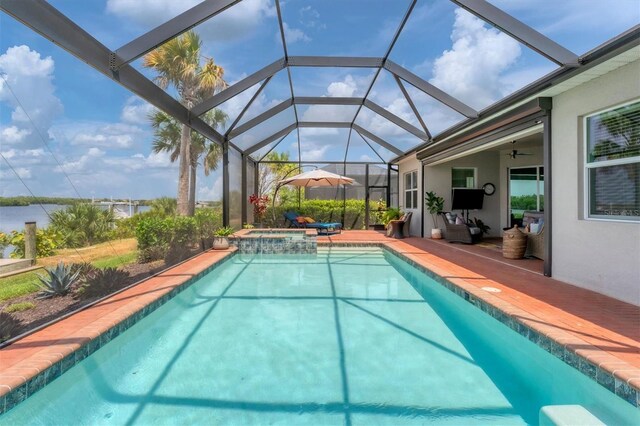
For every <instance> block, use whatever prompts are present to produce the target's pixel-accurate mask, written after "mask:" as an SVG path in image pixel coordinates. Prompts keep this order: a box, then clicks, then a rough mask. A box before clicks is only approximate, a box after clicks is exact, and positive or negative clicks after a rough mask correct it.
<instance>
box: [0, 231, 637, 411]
mask: <svg viewBox="0 0 640 426" xmlns="http://www.w3.org/2000/svg"><path fill="white" fill-rule="evenodd" d="M332 246H335V247H354V248H357V247H380V248H383V249H386V250H388V251H389V252H390V253H392V254H394V255H395V256H397V257H399V258H400V259H402V260H404V261H405V262H407V263H408V264H410V265H412V266H413V267H415V268H417V269H418V270H420V271H421V272H422V273H424V274H425V275H427V276H429V277H430V278H432V279H434V280H435V281H436V282H437V283H439V284H440V285H443V286H444V287H445V288H447V289H448V290H450V291H452V292H453V293H454V294H456V295H458V296H459V297H461V298H462V299H463V300H465V301H467V302H469V303H470V304H472V305H474V306H475V307H477V308H479V309H481V310H482V311H483V312H485V313H487V314H488V315H490V316H492V317H493V318H495V319H496V320H498V321H500V322H502V323H503V324H505V325H506V326H508V327H509V328H511V329H512V330H514V331H516V332H517V333H519V334H521V335H522V336H523V337H525V338H527V339H528V340H530V341H531V342H533V343H535V344H537V345H538V346H540V347H541V348H543V349H544V350H546V351H547V352H549V353H550V354H552V355H554V356H556V357H557V358H559V359H560V360H562V361H563V362H565V363H566V364H568V365H569V366H571V367H574V368H576V369H577V370H578V371H580V372H581V373H582V374H584V375H586V376H587V377H589V378H590V379H592V380H594V381H595V382H596V383H598V384H599V385H601V386H603V387H604V388H605V389H607V390H609V391H610V392H612V393H614V394H615V395H617V396H619V397H620V398H622V399H624V400H625V401H627V402H628V403H630V404H631V405H633V406H635V407H636V408H640V369H638V368H634V367H633V366H631V365H629V364H628V363H626V362H624V361H622V360H620V359H618V358H616V357H615V356H613V355H612V354H609V353H607V352H605V351H603V350H601V349H599V348H597V347H595V346H593V345H591V344H590V343H587V342H585V341H583V340H581V339H580V338H578V337H576V336H574V335H573V334H571V333H569V332H566V331H562V330H557V329H555V328H553V327H551V326H548V325H545V324H544V322H543V321H541V320H540V319H539V318H537V317H536V316H535V315H533V314H531V313H529V312H526V311H524V310H522V309H520V308H518V307H516V306H514V305H512V304H510V303H508V302H507V301H505V300H502V299H500V298H499V297H497V296H496V295H494V294H491V293H489V292H487V291H485V290H482V288H479V287H478V286H477V285H475V284H473V283H471V282H469V281H467V280H465V279H464V278H445V276H446V275H447V270H446V267H447V266H451V265H455V264H453V263H451V262H448V261H445V260H444V259H441V258H438V257H437V256H435V255H429V256H430V257H431V258H432V259H431V262H430V261H428V260H425V258H424V256H423V257H419V256H418V255H420V254H422V255H426V254H427V253H426V252H422V253H417V252H416V248H415V247H412V246H409V245H407V244H405V243H402V242H401V241H400V240H392V241H379V242H365V241H330V240H319V241H318V247H319V248H321V247H332ZM236 253H237V251H236V249H235V248H233V247H232V248H230V249H229V250H224V251H221V250H216V251H214V250H209V251H206V252H204V253H201V254H199V255H197V256H195V257H193V258H191V259H188V260H186V261H185V262H183V263H180V264H178V265H175V266H174V267H172V268H168V269H166V270H164V271H162V272H160V273H159V274H157V275H154V276H153V277H151V278H148V279H146V280H143V281H141V282H140V283H138V284H137V285H134V286H131V287H129V288H127V289H125V290H124V291H123V292H120V293H118V294H114V295H111V296H109V297H108V298H106V299H104V300H102V301H100V302H98V303H96V304H95V305H92V306H89V307H87V308H86V309H83V310H82V311H80V312H77V313H75V314H74V315H70V316H68V317H66V318H63V319H62V320H60V321H57V322H56V323H55V324H51V325H50V326H49V327H46V328H44V329H41V330H38V331H36V332H35V333H32V334H30V335H28V336H26V337H25V338H23V339H21V340H18V341H16V342H13V343H12V345H15V344H20V343H21V342H22V341H23V340H28V339H29V338H30V337H31V336H39V337H40V338H43V339H44V340H45V341H46V340H47V337H48V336H51V335H52V334H53V335H55V333H51V330H50V329H51V328H53V327H56V328H62V329H63V330H65V328H64V322H65V321H67V320H69V319H70V318H73V317H77V316H80V315H84V316H85V317H86V316H87V313H91V312H92V310H93V311H95V313H96V314H97V315H96V316H95V317H94V318H93V320H92V321H89V322H88V323H86V324H85V325H84V327H80V328H78V327H77V326H76V327H75V328H74V327H70V328H67V329H66V331H67V332H68V335H66V336H65V337H64V338H60V337H59V336H58V338H57V339H56V340H54V341H53V342H52V343H51V344H48V345H46V346H44V347H43V349H41V350H39V351H36V352H34V353H33V354H31V355H30V356H28V357H25V358H24V359H21V360H20V361H19V362H16V363H14V364H13V365H11V366H9V367H8V368H6V369H1V368H0V415H1V414H3V413H4V412H6V411H9V410H10V409H11V408H13V407H15V406H16V405H18V404H19V403H20V402H22V401H24V400H25V399H26V398H27V397H28V396H30V395H31V394H34V393H36V392H37V391H38V390H40V389H42V388H43V387H44V386H45V385H46V384H48V383H50V382H51V381H53V380H55V379H56V378H57V377H59V376H60V375H61V374H62V373H64V372H65V371H67V370H68V369H69V368H71V367H72V366H74V365H75V364H77V363H79V362H80V361H82V360H83V359H84V358H86V357H87V356H89V355H90V354H91V353H93V352H95V351H96V350H97V349H99V348H100V347H102V346H103V345H105V344H106V343H108V342H109V341H111V340H112V339H114V338H115V337H116V336H118V335H119V334H121V333H122V332H123V331H125V330H126V329H128V328H129V327H131V326H132V325H134V324H135V323H136V322H137V321H139V320H140V319H141V318H143V317H145V316H147V315H148V314H150V313H151V312H153V311H154V310H155V309H157V308H158V307H159V306H161V305H163V304H164V303H166V302H167V301H168V300H170V299H171V298H173V297H174V296H175V295H176V294H178V293H180V292H181V291H183V290H184V289H186V288H188V287H189V286H190V285H191V284H193V283H194V282H195V281H196V280H198V279H199V278H201V277H202V276H203V275H205V274H206V273H208V272H210V271H212V270H213V269H216V268H217V267H218V266H220V265H222V264H223V263H225V262H226V261H228V260H229V259H231V258H232V257H233V256H234V255H236ZM458 268H460V267H458ZM124 299H130V300H128V301H126V302H125V303H120V305H121V306H118V305H117V303H118V302H122V300H124ZM113 303H115V304H116V308H113V307H111V308H110V309H102V308H104V307H105V306H106V305H109V304H113ZM100 314H104V315H100ZM95 318H97V319H95ZM85 319H86V318H85ZM70 337H72V339H71V338H70ZM69 340H72V342H71V343H69V342H68V341H69ZM12 345H9V346H8V347H11V346H12ZM2 355H3V350H0V360H2Z"/></svg>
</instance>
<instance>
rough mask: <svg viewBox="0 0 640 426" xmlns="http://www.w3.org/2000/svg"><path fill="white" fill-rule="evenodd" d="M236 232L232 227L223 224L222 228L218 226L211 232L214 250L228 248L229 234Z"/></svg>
mask: <svg viewBox="0 0 640 426" xmlns="http://www.w3.org/2000/svg"><path fill="white" fill-rule="evenodd" d="M234 232H236V231H235V230H234V229H233V228H231V227H229V226H223V227H222V228H218V229H216V230H215V232H214V233H213V249H214V250H225V249H228V248H229V235H231V234H233V233H234Z"/></svg>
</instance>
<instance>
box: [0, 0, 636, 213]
mask: <svg viewBox="0 0 640 426" xmlns="http://www.w3.org/2000/svg"><path fill="white" fill-rule="evenodd" d="M274 1H275V0H243V1H242V2H241V3H239V4H237V5H235V6H234V7H232V8H230V9H228V10H226V11H225V12H223V13H221V14H219V15H217V16H216V17H214V18H212V19H210V20H209V21H206V22H204V23H202V24H200V25H198V26H197V27H196V28H195V31H196V32H198V34H200V36H201V37H202V40H203V46H202V53H203V55H204V56H206V57H211V58H213V59H214V60H215V62H216V63H217V64H219V65H221V66H222V67H223V68H224V70H225V80H226V81H227V82H228V83H229V84H233V83H235V82H237V81H239V80H241V79H242V78H244V77H246V76H248V75H250V74H252V73H254V72H255V71H257V70H259V69H261V68H262V67H264V66H266V65H268V64H270V63H272V62H274V61H276V60H278V59H280V58H282V57H283V56H284V50H283V46H282V42H281V38H280V33H279V27H278V22H277V11H276V8H275V3H274ZM490 1H491V3H493V4H494V5H496V6H498V7H501V8H503V9H504V10H505V11H506V12H507V13H510V14H512V15H513V16H515V17H516V18H518V19H520V20H521V21H523V22H524V23H526V24H527V25H530V26H532V27H533V28H534V29H536V30H538V31H540V32H541V33H543V34H544V35H546V36H547V37H549V38H551V39H552V40H554V41H556V42H558V43H560V44H562V45H563V46H565V47H566V48H568V49H569V50H571V51H573V52H574V53H576V54H578V55H581V54H583V53H586V52H587V51H589V50H591V49H593V48H595V47H597V46H598V45H600V44H602V43H604V42H605V41H607V40H608V39H610V38H612V37H614V36H616V35H618V34H619V33H622V32H624V31H626V30H627V29H629V28H631V27H632V26H634V25H636V24H638V23H639V22H640V4H639V3H638V1H637V0H610V1H607V2H603V1H601V0H565V1H562V2H558V1H557V0H490ZM197 3H198V0H181V1H175V0H91V1H79V0H53V1H51V4H52V5H53V6H54V7H56V8H57V9H58V10H60V11H61V12H62V13H64V14H66V15H67V16H68V17H70V18H71V19H73V20H74V21H75V22H76V23H77V24H78V25H80V26H81V27H82V28H83V29H85V30H86V31H88V32H89V33H90V34H92V35H93V36H94V37H95V38H96V39H98V40H99V41H100V42H102V43H103V44H104V45H106V46H107V47H108V48H110V49H112V50H116V49H117V48H119V47H120V46H122V45H124V44H125V43H127V42H129V41H130V40H132V39H134V38H135V37H137V36H139V35H142V34H144V33H145V32H147V31H149V30H151V29H153V28H154V27H155V26H157V25H159V24H161V23H162V22H164V21H166V20H167V19H169V18H171V17H173V16H175V15H177V14H179V13H181V12H183V11H184V10H186V9H188V8H190V7H192V6H194V5H195V4H197ZM409 3H410V2H409V1H408V0H349V1H345V0H315V1H314V0H281V1H280V5H281V8H282V15H283V21H284V29H285V37H286V42H287V49H288V52H289V55H326V56H372V57H381V56H383V55H384V54H385V52H386V51H387V49H388V47H389V43H390V41H391V39H392V37H393V35H394V33H395V32H396V29H397V27H398V24H399V23H400V21H401V19H402V16H403V15H404V13H405V12H406V10H407V8H408V5H409ZM389 58H390V59H391V60H392V61H394V62H396V63H397V64H400V65H401V66H403V67H405V68H407V69H408V70H410V71H412V72H413V73H415V74H417V75H419V76H420V77H422V78H423V79H425V80H427V81H428V82H430V83H431V84H433V85H435V86H436V87H438V88H440V89H442V90H444V91H446V92H447V93H449V94H450V95H452V96H454V97H456V98H457V99H459V100H461V101H463V102H465V103H466V104H468V105H469V106H471V107H473V108H475V109H477V110H481V109H483V108H486V107H487V106H489V105H491V104H492V103H494V102H496V101H497V100H499V99H501V98H503V97H504V96H506V95H508V94H510V93H513V92H514V91H516V90H518V89H520V88H522V87H524V86H525V85H527V84H529V83H531V82H533V81H535V80H537V79H538V78H540V77H542V76H544V75H546V74H547V73H549V72H551V71H553V70H554V69H555V68H556V67H557V65H556V64H554V63H552V62H550V61H549V60H547V59H545V58H544V57H542V56H540V55H538V54H537V53H535V52H533V51H531V50H530V49H528V48H527V47H526V46H524V45H522V44H520V43H519V42H517V41H515V40H514V39H512V38H511V37H509V36H508V35H507V34H504V33H502V32H500V31H499V30H497V29H495V28H493V27H491V26H490V25H488V24H486V23H484V22H482V21H481V20H480V19H478V18H476V17H475V16H473V15H471V14H469V13H467V12H465V11H463V10H461V9H459V8H457V7H456V6H455V5H454V4H453V3H452V2H450V1H448V0H419V1H418V2H417V6H416V7H415V9H414V10H413V12H412V14H411V16H410V18H409V20H408V22H407V24H406V27H405V29H404V31H403V32H402V34H401V36H400V38H399V39H398V41H397V43H396V45H395V46H394V48H393V50H392V51H391V53H390V56H389ZM132 65H133V66H134V67H135V68H137V69H138V70H139V71H140V72H142V73H143V74H145V75H146V76H148V77H149V78H153V77H155V74H154V73H153V71H152V70H149V69H145V68H144V67H143V66H142V60H137V61H135V62H134V63H132ZM374 76H375V70H374V69H365V68H353V69H352V68H320V69H313V68H292V69H291V78H292V82H293V91H294V95H295V96H356V97H361V96H364V95H365V93H367V91H369V99H370V100H372V101H373V102H375V103H377V104H378V105H380V106H382V107H384V108H385V109H387V110H388V111H390V112H392V113H394V114H396V115H397V116H399V117H401V118H402V119H404V120H406V121H407V122H409V123H411V124H413V125H414V126H416V127H418V128H420V126H421V125H420V123H419V121H418V119H417V117H416V116H415V114H414V113H413V112H412V110H411V108H410V106H409V104H408V103H407V101H406V100H405V98H404V96H403V95H402V93H401V91H400V89H399V88H398V86H397V84H396V82H395V80H394V79H393V77H392V75H391V74H389V73H388V72H387V71H386V70H382V71H381V72H380V74H379V75H378V76H377V78H376V79H375V81H374V80H373V79H374ZM0 77H1V78H0V153H2V156H3V157H4V158H0V196H13V195H29V194H31V193H33V194H35V195H41V196H81V197H115V198H134V199H149V198H155V197H159V196H175V192H176V187H177V164H175V163H174V164H172V163H171V162H170V159H169V157H168V155H165V154H163V153H161V154H154V153H152V152H151V144H152V141H153V131H152V128H151V126H150V124H149V120H148V115H149V114H150V113H152V112H153V111H154V110H153V107H151V106H150V105H149V104H148V103H146V102H145V101H143V100H142V99H139V98H137V97H136V96H135V95H133V94H132V93H130V92H128V91H127V90H126V89H124V88H123V87H121V86H119V85H118V84H116V83H114V82H113V81H111V80H109V79H108V78H106V77H105V76H103V75H101V74H99V73H98V72H97V71H95V70H93V69H92V68H91V67H89V66H88V65H86V64H85V63H83V62H81V61H80V60H78V59H77V58H75V57H73V56H72V55H70V54H68V53H67V52H65V51H64V50H62V49H61V48H59V47H57V46H55V45H54V44H53V43H51V42H49V41H48V40H45V39H44V38H42V37H41V36H39V35H38V34H36V33H34V32H33V31H31V30H29V29H28V28H26V27H25V26H23V25H22V24H20V23H18V22H16V21H15V20H13V19H12V18H11V17H9V16H7V15H5V14H2V13H1V12H0ZM405 86H406V88H407V91H408V92H409V94H410V96H411V98H412V99H413V101H414V102H415V104H416V106H417V109H418V111H419V113H420V115H421V117H422V118H423V120H424V121H425V123H426V125H427V127H428V129H429V131H430V132H431V134H433V135H437V134H438V133H439V132H441V131H443V130H445V129H446V128H448V127H450V126H452V125H453V124H455V123H457V122H458V121H460V120H462V119H464V117H463V116H462V115H461V114H459V113H457V112H455V111H453V110H451V109H450V108H448V107H446V106H444V105H442V104H440V103H438V102H437V101H435V100H433V99H432V98H430V97H429V96H427V95H426V94H424V93H423V92H421V91H419V90H418V89H416V88H414V87H413V86H411V85H409V84H405ZM257 87H258V85H256V86H254V87H252V88H250V89H248V90H247V91H245V92H243V93H241V94H239V95H238V96H236V97H234V98H232V99H230V100H228V101H227V102H225V103H223V104H222V105H220V106H219V108H220V109H221V110H223V111H224V112H225V113H226V114H227V115H228V117H229V118H228V120H227V123H226V126H229V125H230V124H231V123H232V122H233V121H234V120H235V118H236V117H237V116H238V114H239V113H240V111H241V110H242V108H243V107H244V106H245V105H246V104H247V102H248V101H249V99H250V98H251V97H252V96H253V94H254V93H255V91H256V90H257ZM369 89H370V90H369ZM168 92H169V93H170V94H171V95H173V96H175V91H172V90H168ZM290 97H291V91H290V87H289V80H288V75H287V72H286V70H284V71H281V72H279V73H278V74H276V75H275V76H274V77H273V78H272V79H271V81H270V82H269V83H268V84H267V85H266V86H265V89H264V90H263V91H262V93H261V94H260V95H259V96H258V97H257V98H256V100H255V102H254V103H253V104H252V105H251V107H250V108H249V109H248V111H247V113H246V114H245V115H244V116H243V118H242V120H241V121H240V122H239V124H242V123H243V122H245V121H247V120H249V119H251V118H252V117H255V116H256V115H258V114H260V113H262V112H264V111H266V110H267V109H269V108H271V107H273V106H274V105H277V104H278V103H280V102H282V101H283V100H286V99H288V98H290ZM357 110H358V108H357V107H353V106H343V107H334V106H306V105H298V106H297V107H296V110H295V111H294V108H293V107H291V108H289V109H287V110H285V111H283V112H282V113H280V114H278V115H277V116H275V117H273V118H271V119H270V120H268V121H266V122H264V123H263V124H261V125H259V126H257V127H255V128H253V129H251V130H249V131H247V132H245V133H243V134H241V135H239V136H237V137H236V138H234V139H233V140H232V142H233V143H234V144H236V145H237V146H239V147H241V148H242V149H245V148H247V147H250V146H251V145H253V144H255V143H256V142H258V141H260V140H262V139H263V138H265V137H266V136H269V135H271V134H274V133H275V132H277V131H279V130H281V129H282V128H284V127H286V126H287V125H289V124H292V123H294V122H295V115H296V113H297V115H298V117H299V119H300V121H345V122H350V121H352V120H354V118H355V123H357V124H359V125H361V126H362V127H364V128H366V129H368V130H369V131H371V132H372V133H375V134H377V135H379V136H380V137H382V138H383V139H385V140H386V141H388V142H390V143H392V144H393V145H395V146H397V147H398V148H399V149H401V150H403V151H404V150H408V149H410V148H412V147H414V146H415V145H417V144H419V143H421V142H422V141H421V140H420V139H418V138H417V137H415V136H414V135H412V134H410V133H408V132H406V131H405V130H404V129H402V128H400V127H398V126H396V125H395V124H393V123H391V122H389V121H387V120H385V119H384V118H382V117H381V116H379V115H377V114H376V113H374V112H373V111H371V110H369V109H367V108H363V109H362V110H361V111H360V113H359V114H358V116H357V117H355V113H356V111H357ZM224 130H225V129H221V131H224ZM299 137H300V154H301V160H302V161H319V160H324V161H343V160H345V158H346V159H347V160H349V161H381V160H385V161H386V160H389V159H391V158H393V157H394V154H393V153H391V152H389V151H387V150H386V149H384V148H382V147H380V146H379V145H377V144H376V143H375V142H374V141H371V140H363V138H362V137H360V136H358V135H357V134H355V132H354V133H353V134H352V135H351V139H349V130H348V129H341V128H339V129H326V128H317V129H316V128H302V129H300V130H299ZM365 139H366V138H365ZM347 142H349V143H348V150H347ZM274 146H275V143H274V144H272V145H269V146H267V147H265V148H263V149H261V150H259V151H258V152H256V153H255V154H254V155H256V156H257V157H258V158H259V157H260V156H262V155H264V154H266V152H268V151H269V150H270V149H272V148H273V149H274V151H276V152H287V153H288V154H289V157H290V158H291V159H294V160H297V159H298V132H297V131H295V130H294V131H293V132H292V133H291V134H289V135H288V136H287V137H285V139H284V140H282V141H281V142H280V143H279V144H278V145H277V146H275V147H274ZM372 148H373V149H372ZM197 191H198V192H197V198H198V199H199V200H218V199H220V198H221V192H222V178H221V171H220V170H217V171H214V172H213V173H211V174H210V175H209V176H208V177H205V176H204V175H203V174H202V173H200V176H199V178H198V189H197Z"/></svg>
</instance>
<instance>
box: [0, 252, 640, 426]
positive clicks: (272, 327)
mask: <svg viewBox="0 0 640 426" xmlns="http://www.w3.org/2000/svg"><path fill="white" fill-rule="evenodd" d="M555 404H581V405H583V406H585V407H587V408H588V409H589V410H591V411H592V412H593V413H595V414H596V415H598V416H599V417H601V418H603V419H606V420H608V421H609V422H610V423H612V424H624V423H625V422H626V423H631V422H632V421H633V420H635V419H637V410H636V409H635V408H633V407H632V406H631V405H630V404H628V403H626V402H624V401H623V400H621V399H620V398H618V397H616V396H615V395H613V394H611V393H610V392H608V391H607V390H605V389H604V388H602V387H601V386H599V385H597V384H596V383H595V382H593V381H591V380H589V379H588V378H587V377H586V376H584V375H582V374H581V373H579V372H578V371H577V370H574V369H572V368H571V367H569V366H567V365H566V364H564V363H563V362H561V361H560V360H558V359H556V358H555V357H553V356H551V355H550V354H548V353H547V352H545V351H544V350H543V349H541V348H540V347H538V346H536V345H535V344H533V343H531V342H529V341H528V340H526V339H525V338H523V337H522V336H520V335H519V334H517V333H516V332H514V331H513V330H511V329H509V328H507V327H506V326H504V325H503V324H501V323H500V322H498V321H497V320H495V319H493V318H492V317H490V316H488V315H486V314H484V313H483V312H481V311H480V310H479V309H476V308H474V307H472V306H470V305H469V304H468V303H467V302H465V301H464V300H463V299H461V298H459V297H458V296H456V295H455V294H453V293H452V292H450V291H449V290H447V289H446V288H444V287H442V286H441V285H439V284H437V283H436V282H434V281H433V280H431V279H430V278H427V277H426V276H425V275H424V274H423V273H422V272H420V271H418V270H416V269H415V268H413V267H411V266H410V265H408V264H407V263H405V262H403V261H402V260H400V259H399V258H397V257H395V256H394V255H393V254H391V253H389V252H387V251H382V250H380V249H375V250H363V249H358V251H353V250H326V249H321V250H320V251H319V253H318V255H301V256H292V255H286V256H283V255H236V256H234V257H233V258H231V259H230V260H228V261H227V262H226V263H225V264H223V265H222V266H220V267H219V268H217V269H215V270H213V271H212V272H211V273H209V274H207V275H206V276H204V277H203V278H201V279H200V280H198V281H197V282H196V283H194V284H193V285H192V286H190V287H189V288H187V289H186V290H184V291H183V292H181V293H180V294H179V295H177V296H176V297H175V298H173V299H172V300H170V301H169V302H167V303H166V304H164V305H163V306H161V307H160V308H158V309H157V310H156V311H154V312H153V313H151V314H150V315H148V316H147V317H145V318H144V319H142V320H141V321H139V322H138V323H136V324H135V325H134V326H132V327H131V328H130V329H129V330H127V331H126V332H124V333H122V334H121V335H119V336H118V337H116V338H115V339H114V340H112V341H111V342H110V343H108V344H107V345H105V346H103V347H102V348H101V349H99V350H98V351H97V352H95V353H94V354H93V355H91V356H89V357H88V358H86V359H84V360H83V361H82V362H80V363H79V364H77V365H76V366H75V367H73V368H71V369H70V370H69V371H68V372H66V373H65V374H63V375H62V376H61V377H59V378H58V379H56V380H55V381H54V382H53V383H51V384H50V385H47V386H46V387H45V388H43V389H42V390H41V391H39V392H38V393H36V394H34V395H33V396H32V397H30V398H29V399H27V400H26V401H25V402H23V403H22V404H20V405H18V406H17V407H15V408H14V409H12V410H11V411H9V412H8V413H6V414H5V415H3V416H2V417H0V423H2V424H12V425H13V424H52V423H56V424H150V423H161V424H176V423H179V424H219V423H233V424H267V423H283V424H304V423H307V424H314V425H315V424H344V423H347V424H350V423H352V424H366V425H369V424H394V425H397V424H423V423H437V424H456V425H457V424H465V425H472V424H525V423H530V424H535V423H537V419H538V410H539V408H540V407H541V406H544V405H555Z"/></svg>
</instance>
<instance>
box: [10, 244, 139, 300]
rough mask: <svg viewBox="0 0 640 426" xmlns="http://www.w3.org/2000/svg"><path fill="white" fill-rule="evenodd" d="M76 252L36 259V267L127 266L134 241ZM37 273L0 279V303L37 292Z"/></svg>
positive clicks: (62, 252)
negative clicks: (76, 265)
mask: <svg viewBox="0 0 640 426" xmlns="http://www.w3.org/2000/svg"><path fill="white" fill-rule="evenodd" d="M78 252H79V253H81V254H82V257H80V256H79V255H78ZM78 252H76V251H75V250H73V251H72V250H69V249H66V250H64V251H61V252H60V253H58V254H57V255H56V256H52V257H47V258H43V259H38V266H40V265H42V266H52V265H55V264H57V263H58V262H59V261H63V262H65V263H66V264H69V263H74V262H82V261H83V260H84V261H86V262H90V263H91V264H93V265H94V266H95V267H97V268H101V269H104V268H109V267H112V268H116V267H119V266H124V265H129V264H131V263H133V262H135V260H136V251H135V240H134V239H130V240H120V241H113V242H112V243H111V245H109V244H107V243H102V244H98V245H96V246H92V247H86V248H82V249H79V250H78ZM65 255H66V256H65ZM38 272H39V273H42V272H43V271H42V270H38V271H31V272H25V273H22V274H17V275H13V276H10V277H7V278H0V302H3V301H6V300H11V299H15V298H16V297H20V296H24V295H25V294H30V293H34V292H36V291H38V290H39V287H38V285H37V283H38V276H37V273H38Z"/></svg>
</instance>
